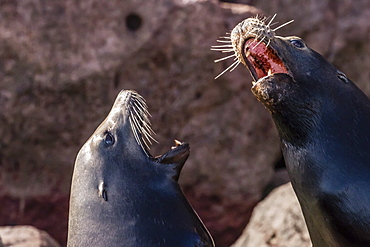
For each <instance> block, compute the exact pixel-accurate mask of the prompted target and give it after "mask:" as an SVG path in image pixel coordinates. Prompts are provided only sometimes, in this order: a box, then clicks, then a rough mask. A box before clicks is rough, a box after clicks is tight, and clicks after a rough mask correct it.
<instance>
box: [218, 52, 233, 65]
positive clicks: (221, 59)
mask: <svg viewBox="0 0 370 247" xmlns="http://www.w3.org/2000/svg"><path fill="white" fill-rule="evenodd" d="M235 56H236V55H235V54H232V55H230V56H227V57H223V58H220V59H216V60H215V61H214V62H215V63H218V62H220V61H223V60H226V59H229V58H231V57H235Z"/></svg>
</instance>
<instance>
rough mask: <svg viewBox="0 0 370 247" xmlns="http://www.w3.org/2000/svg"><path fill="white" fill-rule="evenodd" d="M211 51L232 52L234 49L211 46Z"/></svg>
mask: <svg viewBox="0 0 370 247" xmlns="http://www.w3.org/2000/svg"><path fill="white" fill-rule="evenodd" d="M211 51H222V52H232V51H234V49H212V48H211Z"/></svg>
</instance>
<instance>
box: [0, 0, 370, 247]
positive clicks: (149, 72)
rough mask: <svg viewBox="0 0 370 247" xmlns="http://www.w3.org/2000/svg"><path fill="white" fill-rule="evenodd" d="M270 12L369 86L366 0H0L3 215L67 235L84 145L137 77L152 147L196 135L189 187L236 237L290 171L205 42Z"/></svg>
mask: <svg viewBox="0 0 370 247" xmlns="http://www.w3.org/2000/svg"><path fill="white" fill-rule="evenodd" d="M275 13H277V17H276V18H275V21H276V22H278V23H279V24H282V23H284V22H287V21H289V20H292V19H294V22H293V23H292V24H289V25H288V26H286V27H284V28H282V29H280V30H279V31H278V32H277V34H278V35H281V36H285V35H297V36H300V37H302V38H303V39H304V40H305V41H306V43H307V44H308V45H309V46H310V47H311V48H313V49H315V50H316V51H318V52H320V53H321V54H322V55H323V56H325V57H326V58H327V59H328V60H329V61H330V62H332V63H334V64H335V65H336V66H337V67H338V68H339V69H340V70H342V71H344V72H345V73H346V74H347V76H348V77H349V78H350V79H351V80H353V81H354V82H355V83H356V84H357V85H358V86H359V87H360V88H361V89H362V90H363V91H365V93H367V94H368V95H370V84H369V79H370V72H369V71H370V70H369V66H370V52H369V51H370V45H369V44H370V42H369V38H370V37H369V35H370V32H369V31H370V22H369V21H368V20H369V19H370V2H367V1H355V0H342V1H335V0H301V1H297V0H258V1H257V0H249V1H248V0H244V1H243V0H239V1H228V2H222V1H216V0H157V1H139V0H125V1H122V0H110V1H99V0H79V1H77V0H63V1H45V0H22V1H21V0H1V1H0V225H2V226H16V225H32V226H35V227H37V228H38V229H40V230H44V231H46V232H47V233H48V234H50V235H51V237H52V238H54V239H55V240H56V241H57V242H58V243H59V244H60V245H61V246H65V244H66V234H67V223H68V200H69V188H70V181H71V176H72V171H73V165H74V159H75V157H76V155H77V152H78V151H79V149H80V147H81V146H82V145H83V144H84V142H85V141H86V140H87V139H88V138H89V136H90V135H91V134H92V133H93V131H94V130H95V128H96V127H97V126H98V125H99V124H100V122H101V121H102V120H103V119H104V118H105V116H106V115H107V114H108V112H109V110H110V108H111V106H112V104H113V101H114V99H115V97H116V96H117V94H118V92H119V91H120V90H121V89H134V90H137V91H138V92H139V93H140V94H141V95H142V96H143V97H144V98H145V99H146V100H147V104H148V106H149V111H150V113H151V115H152V119H151V121H152V127H153V129H154V131H155V132H156V133H157V135H156V139H157V140H158V141H159V144H155V145H153V146H152V149H151V154H152V155H158V154H161V153H163V152H165V151H167V150H168V149H169V148H170V147H171V146H172V145H173V140H174V139H179V140H181V141H186V142H189V143H190V146H191V154H190V157H189V159H188V161H187V162H186V164H185V167H184V169H183V171H182V174H181V177H180V183H181V186H182V188H183V190H184V192H185V194H186V195H187V198H188V199H189V201H190V202H191V204H192V205H193V207H194V208H195V210H196V211H197V212H198V214H199V215H200V217H201V218H202V220H203V221H204V223H205V224H206V226H207V227H208V229H209V230H210V232H211V234H212V235H213V237H214V239H215V242H216V244H217V246H219V247H225V246H230V245H231V244H232V243H234V242H235V240H236V239H237V238H238V237H239V236H240V235H241V234H242V231H243V229H244V228H245V226H246V225H247V223H248V221H249V219H250V216H251V213H252V210H253V208H254V206H255V205H256V204H257V203H258V202H259V201H260V200H262V199H263V198H264V197H265V196H266V195H267V194H268V193H269V192H270V191H271V190H272V189H273V188H275V187H277V186H279V185H281V184H284V183H286V182H288V181H289V178H288V177H287V174H286V171H285V169H284V161H283V159H282V155H281V152H280V147H279V141H278V136H277V133H276V130H275V127H274V125H273V123H272V120H271V118H270V116H269V113H268V112H267V111H266V110H265V109H264V108H263V106H262V104H260V103H259V102H258V101H257V100H256V99H255V98H254V96H253V95H252V93H251V92H250V87H251V80H252V79H251V77H250V76H249V72H248V71H247V70H246V69H245V68H244V67H243V66H242V65H239V67H238V68H237V69H236V70H234V71H233V72H232V73H228V72H227V73H226V74H224V75H223V76H221V77H220V78H219V79H217V80H214V77H215V76H216V75H218V74H219V73H221V72H222V71H223V70H224V69H225V68H227V67H228V66H229V65H230V64H231V60H225V61H223V62H220V63H216V64H215V63H214V62H213V61H214V60H215V59H218V58H220V57H223V56H225V55H224V54H222V53H218V52H215V51H211V50H210V47H211V46H212V45H218V43H217V42H216V40H217V39H218V38H219V37H220V36H225V33H227V32H230V30H231V29H232V28H233V27H234V26H235V25H236V24H238V23H239V22H240V21H242V20H243V19H245V18H248V17H251V16H255V15H256V14H260V15H265V16H272V15H273V14H275ZM279 24H277V25H279ZM0 236H1V234H0ZM0 245H1V244H0ZM45 246H46V245H45ZM275 246H276V245H275Z"/></svg>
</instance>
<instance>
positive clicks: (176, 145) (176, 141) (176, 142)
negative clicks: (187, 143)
mask: <svg viewBox="0 0 370 247" xmlns="http://www.w3.org/2000/svg"><path fill="white" fill-rule="evenodd" d="M174 141H175V146H173V147H171V149H175V148H177V147H178V146H181V144H182V142H180V141H179V140H176V139H175V140H174Z"/></svg>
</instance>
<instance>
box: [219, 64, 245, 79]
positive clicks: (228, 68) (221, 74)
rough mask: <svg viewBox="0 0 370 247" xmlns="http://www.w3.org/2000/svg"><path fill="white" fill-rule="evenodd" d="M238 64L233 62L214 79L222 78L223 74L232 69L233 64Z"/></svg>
mask: <svg viewBox="0 0 370 247" xmlns="http://www.w3.org/2000/svg"><path fill="white" fill-rule="evenodd" d="M239 63H240V62H239V60H236V61H234V62H233V63H232V64H231V65H230V66H229V67H227V68H226V69H225V70H224V71H222V72H221V73H220V74H219V75H218V76H216V77H215V79H217V78H219V77H220V76H222V75H223V74H225V73H226V72H227V71H228V70H229V69H230V68H232V67H233V66H235V64H239Z"/></svg>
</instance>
